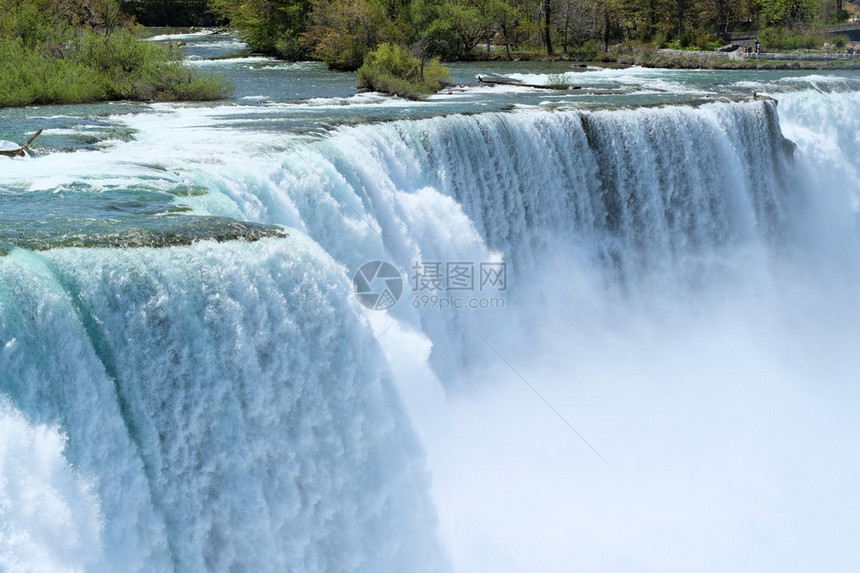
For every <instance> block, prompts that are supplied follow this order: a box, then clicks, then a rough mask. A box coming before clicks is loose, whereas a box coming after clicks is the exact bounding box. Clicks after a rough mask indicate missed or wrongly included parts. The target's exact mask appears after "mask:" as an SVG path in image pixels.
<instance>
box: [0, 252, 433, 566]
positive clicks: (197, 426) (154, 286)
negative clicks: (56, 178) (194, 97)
mask: <svg viewBox="0 0 860 573" xmlns="http://www.w3.org/2000/svg"><path fill="white" fill-rule="evenodd" d="M0 264H2V266H3V272H2V273H0V276H2V283H0V293H2V301H3V303H2V306H0V340H2V343H3V345H4V346H3V349H2V353H3V363H4V366H5V368H4V370H3V372H2V374H0V380H2V388H3V392H4V394H5V395H6V396H7V397H8V399H9V400H11V401H12V402H13V403H14V404H15V405H16V408H17V409H18V410H20V414H18V413H16V414H15V416H17V418H15V417H14V416H13V421H15V423H16V424H17V425H19V426H20V425H26V424H58V425H59V426H60V427H61V428H62V431H63V432H64V434H65V435H66V436H67V437H68V443H67V444H66V445H65V449H64V452H63V453H64V456H65V458H66V459H67V460H68V464H69V466H70V467H71V468H73V469H74V471H73V472H71V474H72V475H65V474H64V475H63V476H62V477H64V479H65V480H66V481H70V482H71V483H75V482H74V481H73V477H75V478H76V479H78V480H85V482H86V483H90V482H89V481H86V480H90V481H92V482H94V484H95V485H93V486H91V487H90V488H89V489H87V490H86V491H87V492H90V495H91V496H92V492H96V493H98V498H97V499H98V500H99V501H100V512H101V515H102V516H103V520H104V527H103V531H100V530H99V529H97V528H96V529H95V531H93V529H94V528H93V524H92V521H93V520H92V519H91V520H90V521H89V522H85V523H84V522H82V523H81V524H80V527H81V530H80V536H81V537H84V536H85V535H86V536H89V537H87V538H84V539H82V540H81V543H83V542H88V543H90V544H91V545H95V546H90V547H85V548H84V549H86V550H91V551H94V553H92V557H93V559H94V561H95V563H96V564H97V565H98V567H94V569H102V570H105V571H115V570H118V569H122V570H128V571H132V570H138V571H152V570H165V569H168V568H170V567H171V566H172V567H175V569H176V570H194V571H201V570H226V569H231V568H238V569H241V570H254V571H285V570H297V571H331V570H338V571H404V570H416V571H417V570H422V571H432V570H435V569H436V568H437V565H434V563H437V562H438V557H437V556H438V555H439V551H438V549H437V548H436V547H435V545H434V543H435V542H434V538H433V534H432V531H433V519H434V517H433V516H434V513H433V510H432V508H431V506H430V505H429V502H428V499H427V496H426V487H427V486H426V475H425V473H424V471H425V470H424V467H423V462H422V461H421V454H420V447H419V446H418V444H417V442H416V440H415V437H414V435H413V434H412V432H411V429H410V425H409V422H408V421H407V420H406V419H405V417H404V412H403V409H402V406H401V405H400V400H399V398H398V397H397V395H396V393H395V391H394V390H393V388H392V386H391V382H390V380H389V378H388V375H387V374H386V368H385V366H384V364H383V363H382V361H381V360H380V357H379V353H378V351H376V350H374V349H373V346H372V338H371V337H370V332H369V329H368V327H367V325H366V324H365V321H364V319H363V318H362V317H361V315H360V313H359V312H358V305H357V303H356V302H355V301H354V300H353V299H352V297H351V296H350V288H351V287H350V285H349V284H348V282H347V281H346V278H345V276H344V275H345V274H344V273H343V272H342V270H341V269H340V268H339V267H338V266H337V265H336V264H335V263H334V262H333V261H331V259H330V258H329V257H327V256H326V255H325V253H323V252H322V251H320V249H319V248H318V247H317V246H316V245H314V244H313V243H310V242H308V241H307V240H303V239H301V238H294V239H282V240H272V239H267V240H263V241H260V242H257V243H243V242H240V241H234V242H232V243H224V244H218V243H214V242H201V243H197V244H195V245H194V246H192V247H173V248H167V249H149V248H141V249H126V250H116V249H114V250H111V249H54V250H51V251H47V252H45V253H43V254H40V255H36V254H33V253H29V252H26V251H21V250H16V251H13V252H12V253H11V254H9V255H7V256H5V257H3V258H2V259H0ZM21 416H23V417H26V419H27V421H26V422H24V421H22V420H21V419H20V418H21ZM29 431H30V432H31V433H32V432H33V431H35V430H29ZM53 431H54V432H56V430H53ZM42 433H43V434H44V433H45V431H43V432H42ZM44 439H45V440H51V441H52V443H53V444H54V445H53V448H54V450H58V449H59V448H58V447H57V446H56V442H57V441H58V440H59V438H58V437H57V436H56V435H51V434H48V435H47V436H46V437H45V438H44ZM45 447H48V446H45ZM57 453H58V452H56V451H55V452H54V454H55V457H56V454H57ZM51 463H52V464H53V465H56V464H60V463H61V461H58V460H56V459H51ZM25 469H29V468H25ZM31 471H33V473H34V475H33V476H32V477H31V478H30V479H32V480H40V479H44V480H49V479H53V478H52V475H53V473H56V472H57V471H60V470H51V474H47V475H42V474H41V473H40V471H39V468H38V467H36V468H34V469H32V470H31ZM67 473H69V471H68V470H67ZM57 479H59V478H57ZM36 483H38V482H36ZM67 487H68V491H64V490H59V491H57V495H58V496H65V497H63V498H62V499H61V501H64V502H66V503H67V504H69V505H71V506H72V507H74V505H73V504H76V503H77V504H81V503H83V501H79V500H77V499H76V497H77V491H76V490H75V489H74V488H72V487H71V485H69V486H67ZM81 487H83V486H81ZM87 509H89V510H90V513H92V512H96V514H98V511H99V505H98V504H96V505H95V506H94V507H87ZM10 511H12V512H13V513H12V515H11V516H10V517H12V518H13V519H12V524H15V523H16V519H15V518H18V517H20V516H19V515H18V514H17V513H14V512H15V511H16V510H15V509H14V508H12V509H10ZM21 519H23V517H22V518H21ZM85 526H89V529H84V527H85ZM37 533H39V532H37ZM26 534H27V531H26V530H25V531H10V532H9V535H11V536H13V537H14V536H15V535H26ZM395 534H396V542H395V541H393V540H392V537H393V536H394V535H395ZM99 538H101V547H103V549H104V555H101V556H100V549H101V547H99V546H98V544H97V542H98V541H99ZM56 542H57V543H60V544H61V543H63V541H62V540H56Z"/></svg>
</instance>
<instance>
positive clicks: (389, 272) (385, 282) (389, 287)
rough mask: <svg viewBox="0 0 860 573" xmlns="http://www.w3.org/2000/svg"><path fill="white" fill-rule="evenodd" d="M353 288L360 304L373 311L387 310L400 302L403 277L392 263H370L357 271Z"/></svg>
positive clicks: (353, 278) (353, 280)
mask: <svg viewBox="0 0 860 573" xmlns="http://www.w3.org/2000/svg"><path fill="white" fill-rule="evenodd" d="M352 288H353V290H354V291H355V296H356V298H358V302H360V303H361V304H363V305H364V306H366V307H367V308H370V309H373V310H385V309H387V308H391V307H392V306H394V305H395V304H396V303H397V301H398V300H400V295H401V294H403V277H401V276H400V271H398V270H397V268H396V267H395V266H394V265H392V264H391V263H387V262H385V261H370V262H369V263H364V264H363V265H361V268H359V269H358V270H357V271H355V275H353V277H352Z"/></svg>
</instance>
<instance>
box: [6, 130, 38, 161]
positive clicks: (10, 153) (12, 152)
mask: <svg viewBox="0 0 860 573" xmlns="http://www.w3.org/2000/svg"><path fill="white" fill-rule="evenodd" d="M40 135H42V130H41V129H40V130H39V131H37V132H36V135H34V136H33V137H31V138H30V141H28V142H27V143H25V144H24V145H22V146H21V147H19V148H18V149H0V155H5V156H6V157H24V155H25V153H24V150H25V149H27V148H28V147H30V144H31V143H33V142H34V141H36V138H37V137H39V136H40Z"/></svg>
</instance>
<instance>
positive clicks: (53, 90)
mask: <svg viewBox="0 0 860 573" xmlns="http://www.w3.org/2000/svg"><path fill="white" fill-rule="evenodd" d="M141 32H142V28H141V27H140V26H136V25H135V24H134V22H133V20H132V19H131V18H129V17H128V16H126V15H124V14H123V13H122V11H121V10H120V7H119V4H118V3H117V2H116V1H115V0H0V62H2V65H0V107H14V106H24V105H33V104H58V103H88V102H97V101H109V100H136V101H168V100H170V101H177V100H212V99H218V98H221V97H225V96H226V95H229V93H231V90H232V88H231V86H230V84H229V82H228V81H227V80H225V79H224V78H221V77H218V76H215V75H208V74H201V73H198V72H196V71H194V70H192V69H191V68H189V67H188V66H186V65H185V64H184V63H183V62H182V59H181V57H180V54H179V51H178V50H177V49H174V48H171V47H170V46H165V45H163V44H160V43H157V42H148V41H144V40H143V39H142V38H141V37H139V35H140V33H141Z"/></svg>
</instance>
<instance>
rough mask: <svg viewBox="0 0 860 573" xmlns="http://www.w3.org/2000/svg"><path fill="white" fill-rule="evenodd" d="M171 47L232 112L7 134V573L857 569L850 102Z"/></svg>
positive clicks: (35, 112)
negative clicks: (419, 70)
mask: <svg viewBox="0 0 860 573" xmlns="http://www.w3.org/2000/svg"><path fill="white" fill-rule="evenodd" d="M160 39H163V38H160ZM185 39H186V40H187V41H188V42H189V45H188V47H187V49H188V54H189V57H190V58H191V61H192V63H194V65H196V66H199V67H208V68H212V69H218V70H221V71H223V72H225V73H230V74H231V75H232V76H233V77H234V78H235V81H236V82H237V96H236V97H235V98H234V99H233V100H231V101H227V102H219V103H216V104H205V105H203V104H191V105H174V104H158V105H150V106H143V105H140V106H138V105H131V104H115V105H114V104H111V105H101V106H70V107H54V108H28V109H24V110H4V111H2V112H0V129H2V130H3V131H2V132H0V136H2V138H4V139H10V140H16V141H18V140H26V137H24V136H25V135H26V134H27V133H30V132H32V131H35V129H38V128H41V127H44V128H45V131H44V133H43V135H42V136H41V138H40V139H39V140H37V142H38V144H37V145H34V156H33V157H28V158H25V159H16V160H8V161H6V162H5V164H4V165H3V168H2V171H0V205H2V209H0V222H2V228H0V252H2V255H0V360H2V369H0V570H3V571H207V570H208V571H227V570H231V571H297V572H309V573H311V572H321V571H338V572H340V571H363V572H374V573H376V572H385V571H391V572H405V571H416V572H418V571H422V572H423V571H457V572H474V571H501V572H504V571H512V572H513V571H517V572H520V571H571V570H575V571H612V572H624V571H630V572H640V571H651V570H653V571H678V572H681V571H726V570H741V571H748V570H756V571H780V572H783V571H811V570H821V571H854V570H856V568H857V566H858V565H860V550H858V548H857V545H856V543H855V540H856V538H857V536H858V534H860V526H858V521H857V518H856V516H857V513H858V510H860V493H858V490H857V487H856V484H857V480H858V478H860V463H858V461H857V459H856V456H855V455H854V451H855V449H856V442H857V439H858V437H860V424H858V421H857V419H858V418H857V412H858V406H860V400H858V399H860V392H858V387H857V381H858V365H857V361H856V341H857V340H858V335H860V304H858V303H860V292H858V284H860V257H858V247H860V242H858V240H859V239H860V237H858V232H857V220H856V219H857V211H858V209H860V197H858V192H860V169H858V164H860V163H858V153H857V152H858V150H860V135H858V134H860V119H858V118H860V81H858V80H860V78H856V77H854V76H853V75H851V74H840V73H832V74H829V75H815V74H794V75H784V74H777V73H752V72H747V73H743V74H728V73H722V72H669V71H654V70H650V71H649V70H641V69H635V68H634V69H627V70H598V69H590V70H587V71H584V72H581V73H575V74H574V72H570V73H571V77H573V78H574V79H575V81H576V82H577V83H581V84H582V85H583V86H584V89H583V90H576V91H571V92H569V93H560V94H556V93H552V94H549V95H548V94H546V93H540V92H539V90H530V89H528V88H518V87H510V86H506V87H492V88H490V87H485V86H480V85H478V84H477V83H476V82H475V79H474V76H475V75H476V74H485V75H486V74H490V73H500V74H504V75H505V77H508V78H513V79H521V80H524V81H526V82H527V83H536V82H540V81H546V78H547V76H546V74H547V73H559V72H560V71H564V70H563V69H561V70H560V69H557V68H558V65H556V68H552V69H538V68H536V67H532V68H529V67H528V66H529V65H527V64H521V65H519V67H513V66H509V67H499V66H497V67H493V68H488V69H486V70H482V69H481V68H480V66H478V65H477V64H471V65H464V66H461V67H458V68H455V70H454V76H455V79H456V80H458V83H459V85H458V86H457V87H454V88H452V89H450V90H449V93H445V94H440V95H438V96H434V97H433V98H431V99H430V100H429V101H427V102H423V103H417V104H412V103H407V102H403V101H400V100H396V99H390V98H385V97H383V96H379V95H376V94H355V92H354V89H353V88H352V86H351V83H350V82H351V81H352V80H351V78H350V77H348V76H344V75H339V74H334V73H329V72H325V71H324V70H322V69H321V68H319V67H318V66H316V65H315V64H283V63H277V62H273V61H270V60H265V59H262V58H252V59H240V58H233V59H221V60H217V61H210V60H205V59H203V58H205V57H208V56H211V55H217V54H221V53H223V52H224V51H225V50H234V49H238V48H237V46H238V47H240V46H239V45H238V44H237V43H236V42H235V41H234V40H232V39H230V38H227V37H224V36H216V35H213V36H205V35H202V34H193V35H188V36H186V37H185ZM753 92H757V94H758V96H757V97H752V93H753ZM284 94H287V95H284ZM763 94H765V95H763ZM771 98H774V99H771ZM777 100H778V103H777ZM0 159H5V158H0ZM368 261H384V262H387V263H390V264H391V265H393V266H394V268H396V269H397V271H398V272H399V274H400V277H399V278H400V279H401V280H402V282H401V285H402V287H401V289H402V290H397V291H396V292H394V295H395V296H394V298H396V299H398V300H397V301H396V303H395V304H393V305H390V303H391V300H388V299H379V300H380V301H382V300H386V301H387V302H386V304H385V305H384V306H386V307H388V308H386V310H373V309H369V308H366V307H365V306H363V305H362V304H361V303H362V302H364V303H366V302H367V299H366V298H361V297H357V296H356V293H355V291H356V290H358V291H359V294H361V291H362V288H364V286H363V283H361V282H360V281H359V280H358V279H356V281H355V282H354V280H353V279H354V277H357V276H359V275H357V274H356V272H357V271H359V269H360V268H361V269H362V271H361V272H362V273H368V272H371V271H368V270H367V269H368V268H369V267H363V266H362V265H364V264H365V263H367V262H368ZM376 268H379V267H378V265H377V266H373V267H372V269H376ZM434 273H435V274H434ZM494 273H495V274H494ZM360 276H365V275H360ZM370 278H373V277H370ZM469 279H471V282H470V280H469ZM369 286H370V287H371V288H372V289H376V290H381V289H384V288H385V287H386V286H390V283H389V282H386V281H385V280H383V279H381V278H378V277H377V278H375V279H374V280H371V281H370V283H369ZM374 300H376V299H374Z"/></svg>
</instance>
